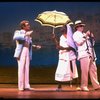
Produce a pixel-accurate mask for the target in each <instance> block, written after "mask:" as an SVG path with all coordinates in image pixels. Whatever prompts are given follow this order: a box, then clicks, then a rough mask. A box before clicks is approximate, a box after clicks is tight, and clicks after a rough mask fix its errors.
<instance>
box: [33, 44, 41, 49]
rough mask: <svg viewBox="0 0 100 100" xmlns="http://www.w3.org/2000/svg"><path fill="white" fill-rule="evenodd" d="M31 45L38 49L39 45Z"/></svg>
mask: <svg viewBox="0 0 100 100" xmlns="http://www.w3.org/2000/svg"><path fill="white" fill-rule="evenodd" d="M32 46H33V47H35V48H37V49H40V48H41V46H40V45H32Z"/></svg>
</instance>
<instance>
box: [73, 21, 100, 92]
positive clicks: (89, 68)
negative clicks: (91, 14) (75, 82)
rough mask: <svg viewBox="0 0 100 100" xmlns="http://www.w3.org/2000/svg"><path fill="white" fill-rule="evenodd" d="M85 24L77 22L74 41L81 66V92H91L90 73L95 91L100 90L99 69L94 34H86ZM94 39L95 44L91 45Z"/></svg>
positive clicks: (88, 32)
mask: <svg viewBox="0 0 100 100" xmlns="http://www.w3.org/2000/svg"><path fill="white" fill-rule="evenodd" d="M84 27H85V24H83V23H82V21H81V20H77V21H75V30H76V31H75V32H74V34H73V39H74V41H75V43H76V45H77V48H78V60H79V61H80V65H81V90H83V91H89V89H88V73H89V75H90V80H91V83H92V86H93V88H94V90H98V89H100V85H99V81H98V77H97V67H96V62H95V60H96V55H95V52H94V48H93V46H92V45H94V43H95V42H94V36H93V33H91V32H90V31H87V32H86V33H84V32H83V31H84ZM90 39H92V41H93V43H90Z"/></svg>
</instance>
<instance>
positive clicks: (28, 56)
mask: <svg viewBox="0 0 100 100" xmlns="http://www.w3.org/2000/svg"><path fill="white" fill-rule="evenodd" d="M20 27H21V29H20V30H16V31H15V33H14V36H13V40H15V41H16V49H15V53H14V57H15V58H16V59H17V62H18V89H19V90H21V91H23V90H32V88H31V87H30V84H29V67H30V60H32V32H33V31H32V30H31V29H30V24H29V21H27V20H23V21H21V22H20ZM34 46H35V45H34ZM38 48H41V46H38Z"/></svg>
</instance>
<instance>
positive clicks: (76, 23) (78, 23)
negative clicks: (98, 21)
mask: <svg viewBox="0 0 100 100" xmlns="http://www.w3.org/2000/svg"><path fill="white" fill-rule="evenodd" d="M78 26H85V24H83V23H82V21H81V20H77V21H75V27H78Z"/></svg>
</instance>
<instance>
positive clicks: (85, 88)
mask: <svg viewBox="0 0 100 100" xmlns="http://www.w3.org/2000/svg"><path fill="white" fill-rule="evenodd" d="M81 90H82V91H86V92H88V91H89V89H88V88H87V87H82V88H81Z"/></svg>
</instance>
